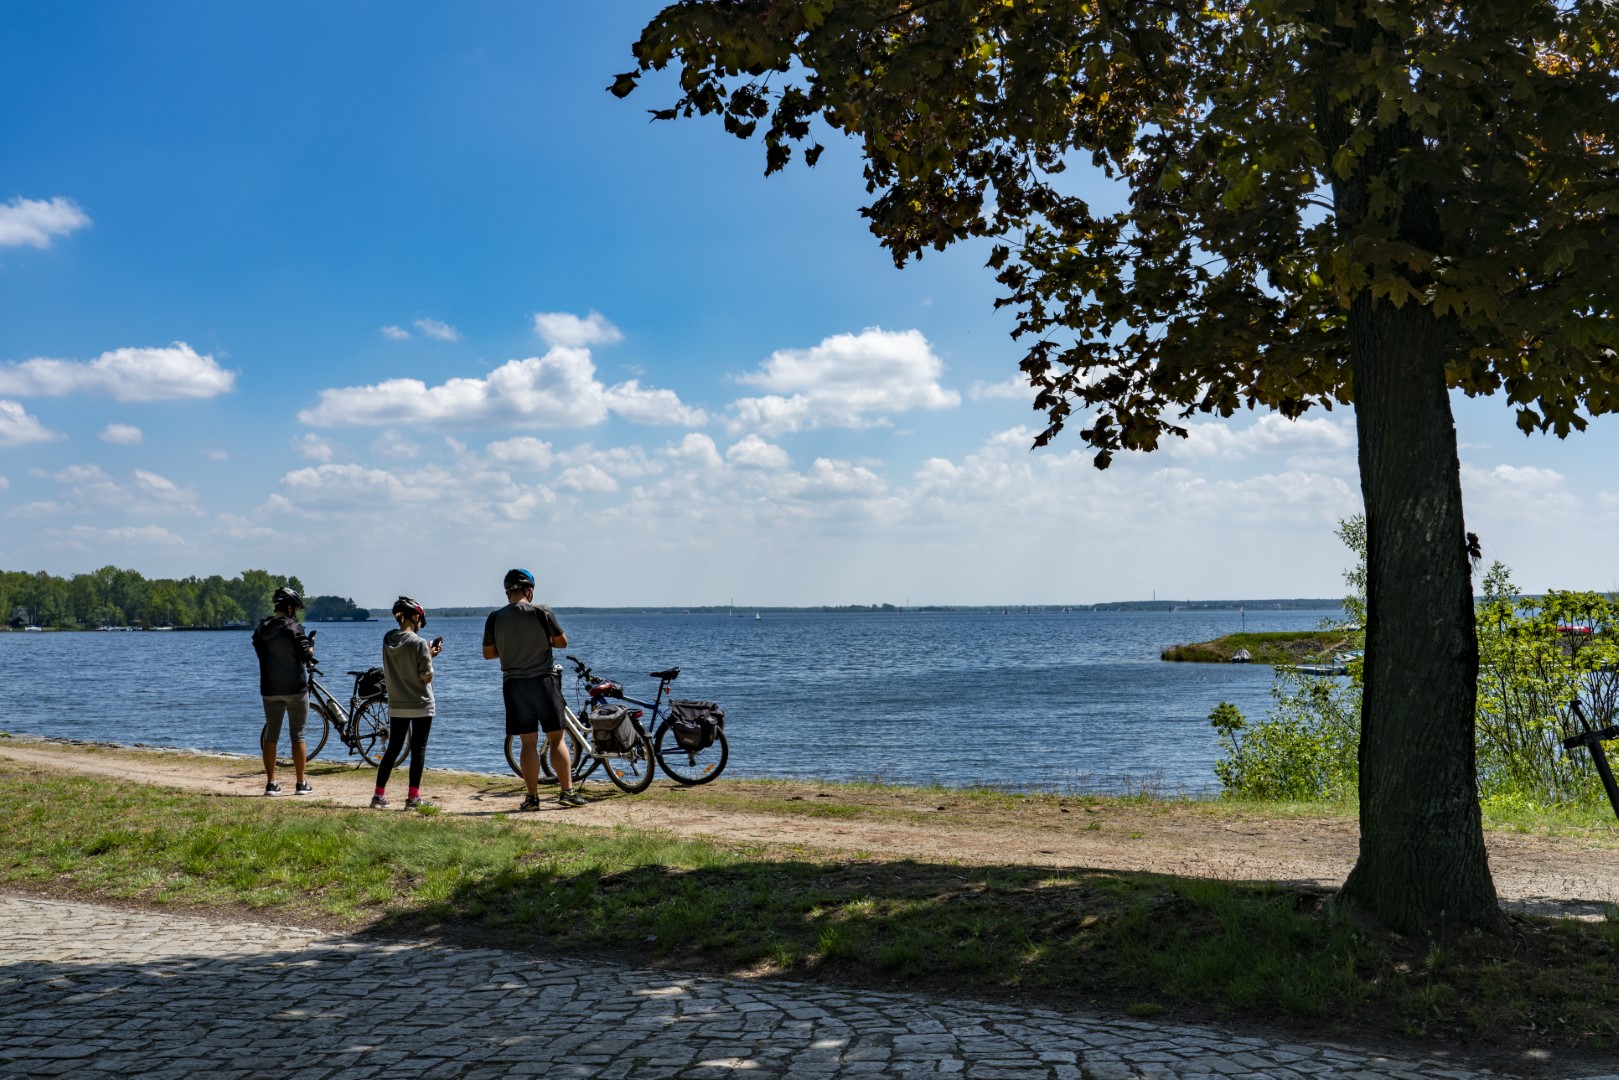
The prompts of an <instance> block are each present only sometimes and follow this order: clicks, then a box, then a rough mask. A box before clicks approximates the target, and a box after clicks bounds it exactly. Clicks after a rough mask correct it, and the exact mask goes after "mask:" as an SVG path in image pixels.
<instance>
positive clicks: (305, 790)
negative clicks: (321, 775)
mask: <svg viewBox="0 0 1619 1080" xmlns="http://www.w3.org/2000/svg"><path fill="white" fill-rule="evenodd" d="M292 793H293V794H294V795H313V794H314V793H315V789H314V788H312V787H310V786H309V785H308V784H306V783H304V782H303V781H302V780H300V781H298V783H297V785H296V786H295V787H294V788H293V789H292Z"/></svg>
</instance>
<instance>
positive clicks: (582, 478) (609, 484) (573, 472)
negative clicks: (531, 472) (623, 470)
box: [557, 464, 618, 495]
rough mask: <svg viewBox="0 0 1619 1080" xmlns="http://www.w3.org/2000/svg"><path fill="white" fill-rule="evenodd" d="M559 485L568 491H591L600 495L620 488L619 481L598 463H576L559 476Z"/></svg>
mask: <svg viewBox="0 0 1619 1080" xmlns="http://www.w3.org/2000/svg"><path fill="white" fill-rule="evenodd" d="M557 487H559V488H563V489H565V490H567V491H578V492H591V493H594V494H598V495H605V494H610V493H612V492H615V491H617V490H618V481H617V480H615V479H613V478H612V477H611V476H610V475H608V473H607V472H606V471H605V470H604V469H602V468H601V467H600V466H598V465H594V464H586V465H575V466H574V467H573V468H571V469H565V470H564V471H563V472H562V475H560V476H558V477H557Z"/></svg>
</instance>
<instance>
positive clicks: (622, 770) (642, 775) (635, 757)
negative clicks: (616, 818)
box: [607, 731, 658, 795]
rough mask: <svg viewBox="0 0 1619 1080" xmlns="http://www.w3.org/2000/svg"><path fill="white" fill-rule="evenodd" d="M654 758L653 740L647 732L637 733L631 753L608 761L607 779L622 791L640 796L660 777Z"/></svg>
mask: <svg viewBox="0 0 1619 1080" xmlns="http://www.w3.org/2000/svg"><path fill="white" fill-rule="evenodd" d="M654 757H655V755H654V753H653V750H652V740H651V739H650V738H648V737H647V735H646V733H645V732H643V731H637V732H636V733H635V745H634V746H632V747H630V751H629V753H627V754H625V755H624V756H623V757H610V758H608V759H607V779H609V780H611V781H612V782H613V786H614V787H616V788H618V789H619V790H620V791H623V792H627V793H628V794H631V795H638V794H640V793H641V792H643V791H645V790H646V789H647V788H649V787H651V786H652V779H653V777H655V776H657V775H658V767H657V765H656V764H655V763H654Z"/></svg>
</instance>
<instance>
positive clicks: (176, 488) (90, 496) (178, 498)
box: [15, 465, 201, 517]
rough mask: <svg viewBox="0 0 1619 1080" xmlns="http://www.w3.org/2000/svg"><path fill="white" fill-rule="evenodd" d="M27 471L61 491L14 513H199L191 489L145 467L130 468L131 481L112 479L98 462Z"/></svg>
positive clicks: (194, 495) (194, 494) (195, 497)
mask: <svg viewBox="0 0 1619 1080" xmlns="http://www.w3.org/2000/svg"><path fill="white" fill-rule="evenodd" d="M29 471H30V472H31V473H32V474H33V475H34V476H37V477H39V478H40V479H41V480H50V481H53V482H55V483H57V484H60V485H62V487H63V489H64V490H63V491H62V493H61V495H60V496H59V498H58V499H57V500H53V501H42V502H33V503H28V504H27V505H25V506H19V507H18V508H17V509H16V511H15V512H16V513H18V514H21V515H24V516H28V517H44V516H49V515H53V514H61V513H94V512H102V511H111V512H115V513H119V514H129V513H143V514H153V513H183V514H200V513H201V510H200V509H198V506H197V493H196V492H195V491H193V490H191V489H190V488H183V487H181V486H180V485H178V484H176V483H175V482H174V481H172V480H170V479H169V478H168V477H166V476H160V475H159V474H157V473H154V472H147V471H146V470H145V469H135V470H133V471H132V472H131V473H130V475H131V477H133V480H132V481H131V482H128V483H120V482H119V481H117V480H115V479H113V478H112V477H111V476H110V475H108V474H107V472H106V470H104V469H102V467H101V466H100V465H69V466H68V467H67V468H65V469H61V470H59V471H57V472H54V473H53V472H46V471H45V470H42V469H31V470H29Z"/></svg>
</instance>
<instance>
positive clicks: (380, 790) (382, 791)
mask: <svg viewBox="0 0 1619 1080" xmlns="http://www.w3.org/2000/svg"><path fill="white" fill-rule="evenodd" d="M377 794H378V795H386V794H388V789H387V788H381V787H379V788H377Z"/></svg>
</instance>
